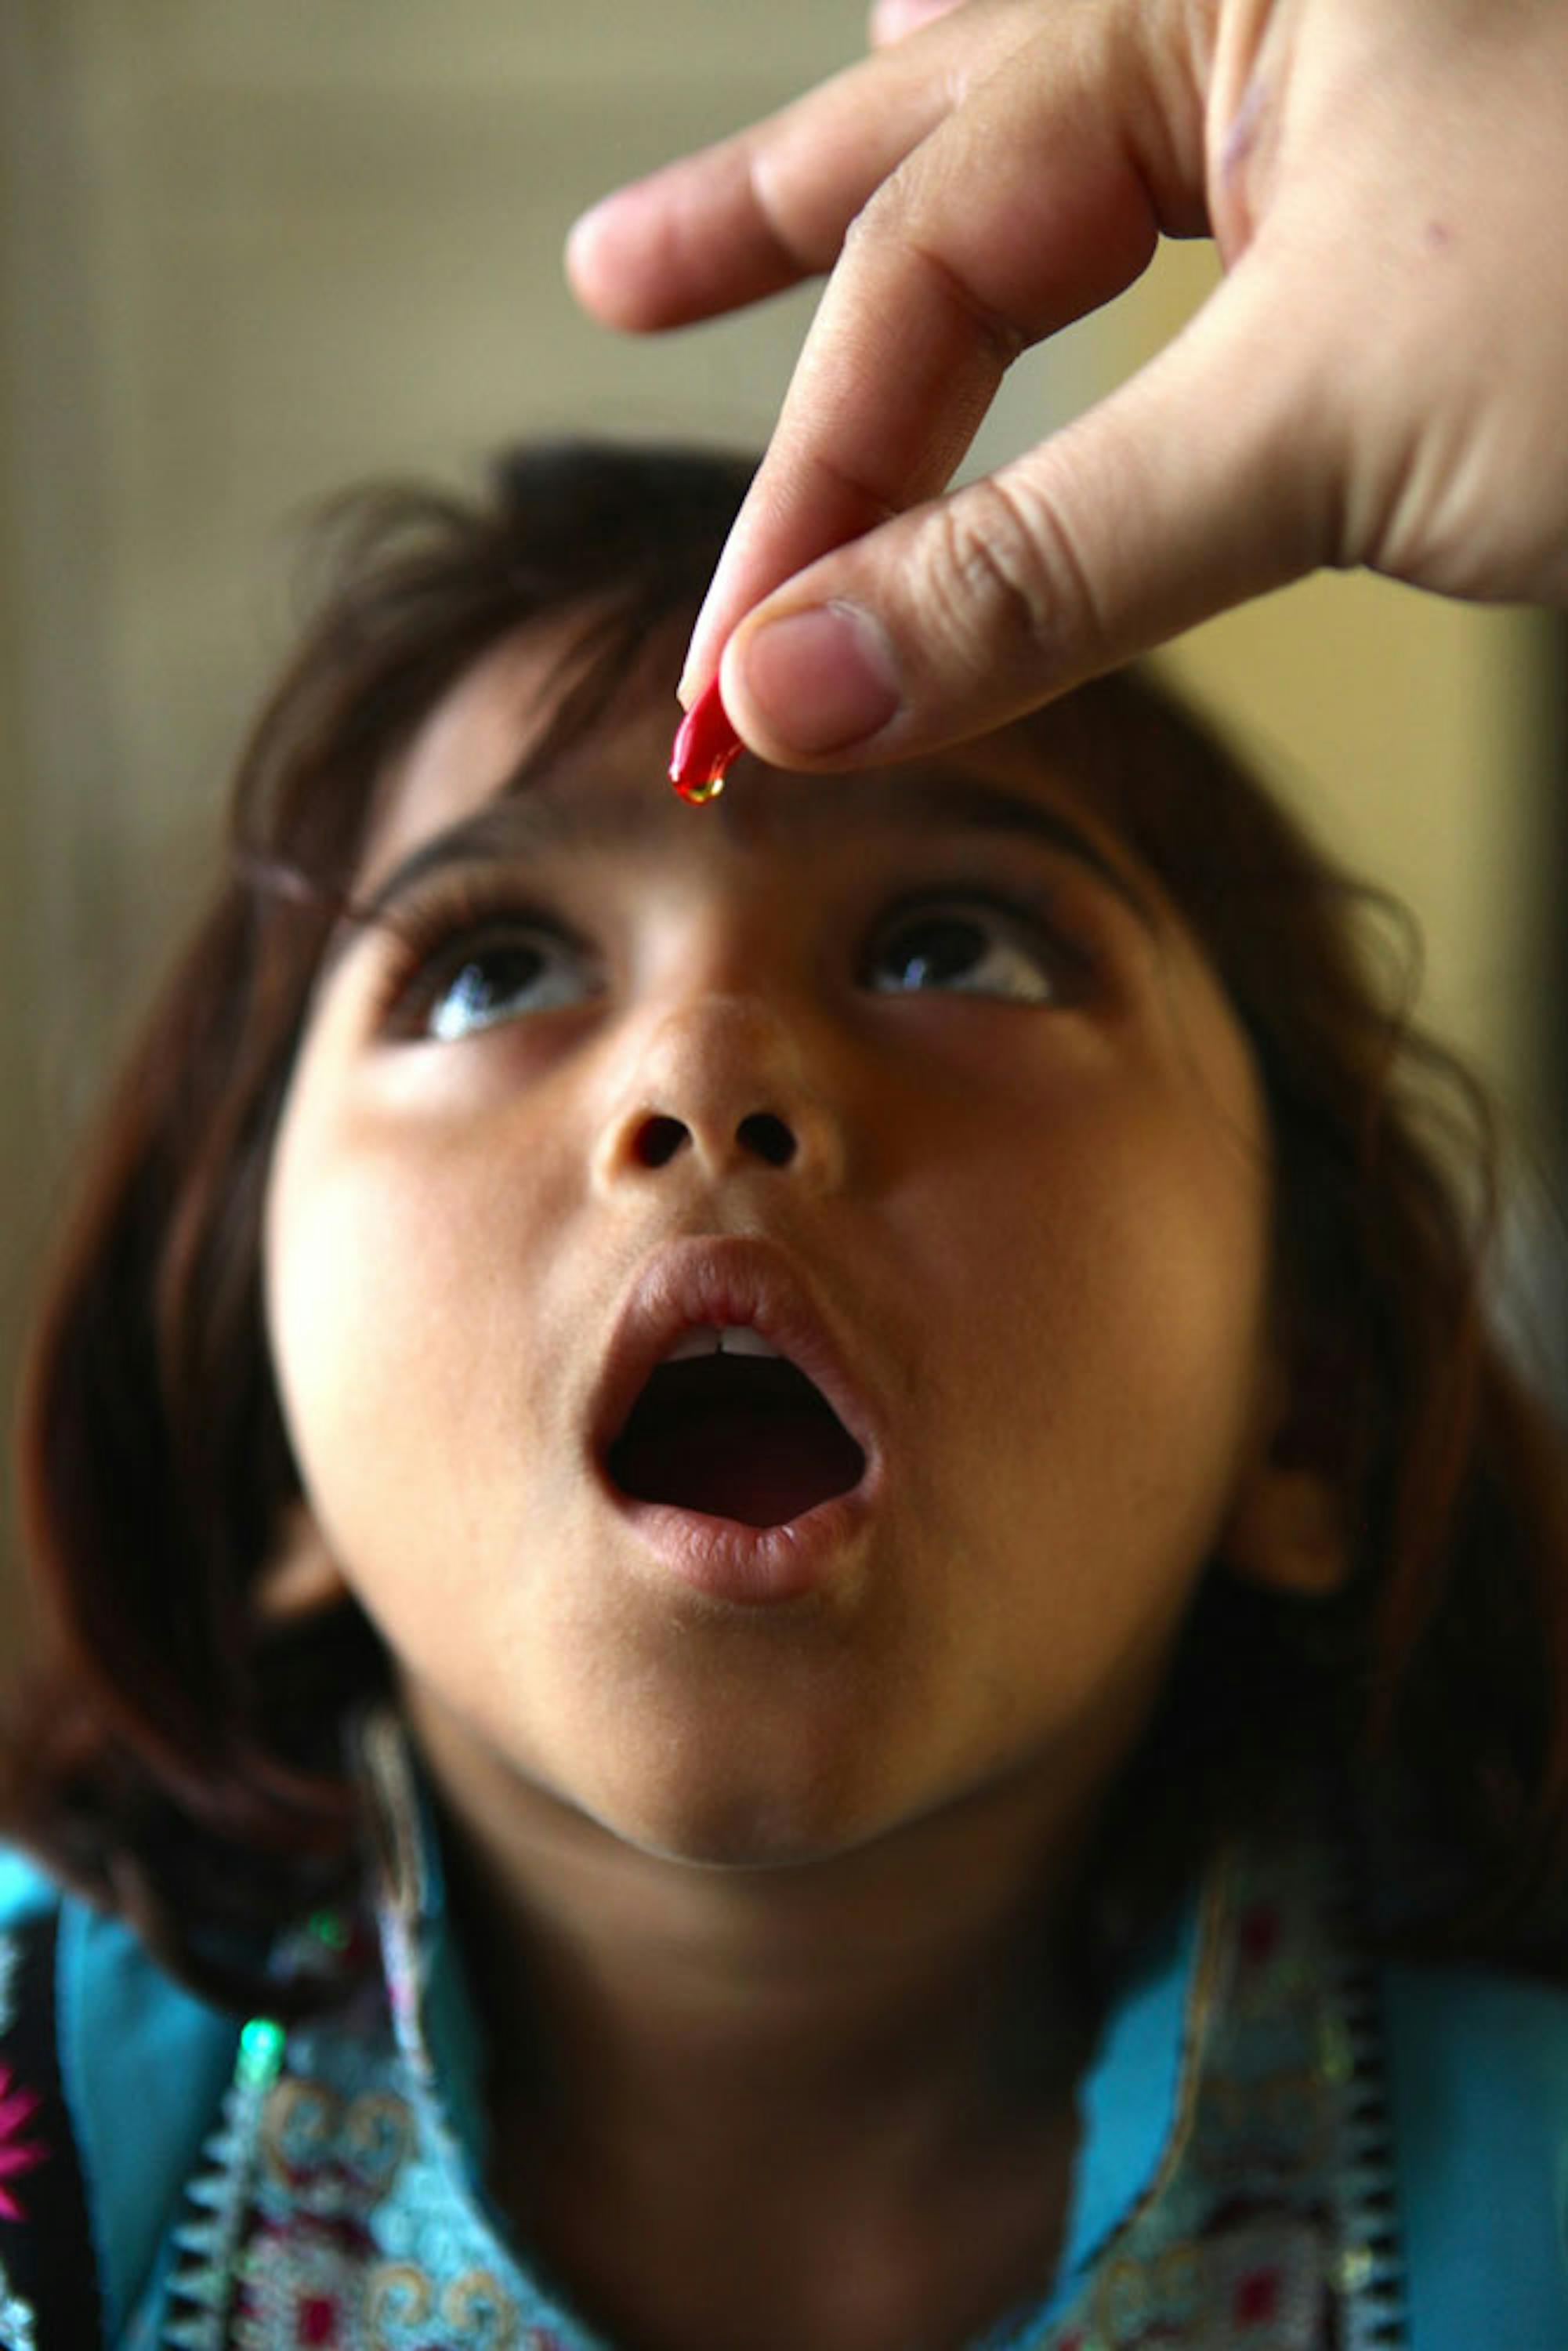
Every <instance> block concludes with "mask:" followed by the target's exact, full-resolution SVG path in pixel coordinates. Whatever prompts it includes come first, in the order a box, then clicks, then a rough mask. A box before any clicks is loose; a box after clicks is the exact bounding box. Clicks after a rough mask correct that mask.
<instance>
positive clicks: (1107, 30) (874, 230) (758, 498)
mask: <svg viewBox="0 0 1568 2351" xmlns="http://www.w3.org/2000/svg"><path fill="white" fill-rule="evenodd" d="M1135 15H1136V12H1135V11H1128V12H1125V14H1123V12H1118V11H1116V10H1113V9H1111V10H1099V9H1096V10H1094V11H1092V12H1090V20H1091V23H1092V30H1091V31H1086V29H1085V23H1084V19H1083V16H1082V13H1081V12H1079V11H1076V10H1071V11H1052V12H1050V13H1049V14H1048V16H1046V18H1045V19H1044V21H1043V23H1042V24H1041V25H1040V29H1039V30H1038V31H1037V32H1036V33H1035V35H1034V36H1033V37H1031V38H1030V41H1029V42H1028V43H1027V44H1025V45H1024V46H1022V47H1019V46H1017V45H1016V44H1015V45H1014V46H1013V47H1012V49H1011V50H1010V51H1009V57H1008V61H1007V64H1006V67H1005V69H1004V70H1001V71H999V72H997V73H994V74H993V75H992V76H991V77H990V78H989V79H988V80H987V81H985V82H984V83H983V84H982V85H981V86H980V87H979V88H978V89H975V90H973V91H971V92H970V93H969V94H968V96H967V99H966V101H965V103H964V105H963V106H962V107H961V108H960V109H958V110H956V112H954V113H952V114H950V115H949V116H947V117H946V119H945V120H943V121H942V122H940V123H939V124H938V125H937V126H936V128H935V129H934V130H933V131H931V132H930V133H929V134H928V135H927V137H926V138H925V140H924V141H922V142H921V143H920V144H919V145H918V146H917V147H915V149H913V150H912V151H911V152H910V153H909V154H908V155H907V156H906V157H905V159H904V162H902V163H901V164H900V165H899V167H898V168H897V170H896V171H895V172H894V173H893V174H892V175H891V176H890V177H889V178H888V179H887V180H886V181H885V182H884V183H883V184H882V185H881V187H880V188H879V189H878V191H877V193H876V194H875V196H874V197H873V200H872V201H871V203H870V204H868V205H867V206H866V208H865V210H864V211H863V213H862V214H861V216H860V218H859V220H858V221H857V223H856V224H855V227H854V230H853V232H852V235H850V236H849V238H848V240H847V242H846V244H845V247H844V250H843V252H842V254H841V258H840V260H839V263H838V266H837V267H836V268H835V270H834V272H833V274H832V277H831V279H830V281H829V285H828V288H827V291H826V292H825V294H824V296H823V298H822V302H821V306H820V308H819V310H818V313H817V317H816V319H815V321H814V323H813V325H812V328H811V330H810V335H809V336H808V338H807V340H806V343H805V346H804V348H803V350H802V352H801V355H800V361H799V363H798V365H797V368H796V371H795V375H794V378H793V381H791V383H790V386H789V392H788V395H787V397H786V400H785V403H784V407H783V411H782V413H781V415H780V418H779V424H778V427H777V429H776V431H775V433H774V435H773V439H772V442H771V444H770V445H769V448H768V455H767V456H766V458H765V459H764V461H763V464H762V466H761V468H760V469H759V471H758V475H757V479H756V481H755V483H754V485H753V487H752V490H751V492H750V495H749V496H748V497H747V502H746V505H745V507H743V509H742V511H741V515H740V517H739V519H738V520H737V524H736V528H735V529H734V531H733V533H732V534H731V537H730V539H729V543H728V545H727V548H726V549H725V553H724V556H723V559H722V560H721V562H720V564H719V567H718V569H717V571H716V574H715V578H714V582H713V585H712V588H711V589H710V590H709V593H708V597H707V600H706V603H705V605H704V607H703V611H702V613H701V615H700V617H699V620H698V622H697V626H696V629H695V632H694V635H693V639H692V644H691V649H690V652H689V653H688V656H687V663H686V667H685V674H684V676H683V678H682V681H681V695H682V699H683V700H684V701H688V702H689V701H690V699H691V698H692V697H693V696H694V695H696V694H697V693H700V692H701V690H702V689H703V687H704V686H705V685H706V684H707V683H708V682H709V680H710V679H711V677H712V676H713V674H714V673H715V671H716V668H717V665H718V658H719V655H720V653H721V652H722V651H723V648H724V643H725V641H726V639H727V636H728V635H729V633H730V632H731V630H732V629H733V628H734V626H735V625H736V623H737V622H738V621H739V620H740V619H741V618H742V617H743V615H744V614H745V613H746V612H747V611H750V609H751V608H752V606H753V605H754V604H756V603H758V601H760V600H761V599H762V598H763V597H764V596H766V595H768V594H769V593H770V592H771V591H772V590H774V589H775V588H777V587H779V585H780V584H781V583H782V582H783V581H784V580H788V579H789V578H791V577H792V576H793V574H794V573H795V572H797V571H799V570H800V569H802V568H803V567H804V566H805V565H806V564H808V563H810V562H812V561H814V560H815V559H816V558H817V557H819V556H821V555H823V554H826V553H827V552H829V551H830V550H831V549H833V548H835V547H838V546H841V545H842V544H843V543H844V541H845V540H847V539H850V538H857V537H858V536H859V535H860V534H861V533H862V532H863V531H865V530H868V529H871V528H874V527H875V526H876V525H877V524H879V523H882V522H884V521H886V520H888V519H889V518H890V517H892V516H894V515H895V514H899V513H903V512H904V511H905V510H906V509H907V508H909V507H912V506H915V505H917V504H919V503H920V502H921V501H923V500H925V499H926V498H929V497H932V496H935V495H936V493H937V492H939V491H940V490H941V489H942V488H944V487H945V486H946V483H947V482H948V480H949V479H950V478H951V475H952V474H953V472H954V469H955V468H956V465H958V463H959V461H960V459H961V458H962V456H963V455H964V452H965V450H966V449H967V447H968V444H969V442H970V441H971V439H972V438H973V436H974V434H975V431H976V429H977V426H978V424H979V423H980V420H981V418H982V417H983V416H984V414H985V412H986V410H987V408H988V406H989V404H990V402H991V400H992V399H993V397H994V396H995V393H996V391H997V387H998V384H999V382H1000V381H1001V377H1002V375H1003V373H1004V371H1005V370H1006V368H1007V367H1008V365H1009V363H1010V361H1011V360H1012V359H1013V358H1014V357H1015V356H1016V355H1017V353H1018V352H1019V350H1022V349H1023V348H1024V347H1025V346H1026V345H1028V344H1031V343H1034V342H1037V341H1039V340H1041V338H1042V337H1044V336H1046V335H1048V334H1050V333H1051V332H1052V331H1053V330H1054V329H1056V328H1058V327H1060V326H1062V325H1064V324H1066V323H1067V322H1068V321H1069V320H1070V319H1076V318H1080V317H1082V315H1083V314H1084V313H1085V312H1086V311H1088V310H1090V309H1092V308H1095V307H1097V306H1098V304H1100V303H1101V302H1103V301H1106V300H1108V299H1109V298H1111V297H1112V296H1113V295H1114V294H1116V293H1119V292H1120V291H1121V290H1122V288H1123V287H1125V286H1127V285H1129V284H1130V283H1131V282H1132V280H1133V279H1134V277H1137V276H1138V275H1139V273H1140V272H1141V270H1142V269H1143V268H1144V266H1145V264H1146V263H1147V261H1148V260H1149V258H1150V256H1151V255H1152V254H1153V252H1154V250H1155V245H1156V243H1157V241H1158V237H1159V234H1160V230H1161V228H1162V226H1168V227H1175V228H1179V229H1181V230H1182V231H1184V232H1186V231H1189V230H1191V229H1193V228H1196V227H1201V226H1202V225H1204V222H1203V214H1202V195H1201V190H1202V154H1201V141H1202V119H1201V118H1202V108H1201V102H1200V101H1197V100H1196V99H1195V102H1194V105H1193V107H1192V108H1191V110H1190V116H1191V120H1190V122H1189V124H1188V125H1187V130H1188V132H1189V141H1188V145H1189V152H1186V153H1185V154H1184V153H1182V152H1179V149H1180V141H1173V140H1172V138H1171V136H1170V130H1169V123H1168V103H1167V101H1168V91H1167V90H1166V89H1165V88H1164V87H1163V86H1162V87H1161V88H1160V89H1153V88H1151V79H1152V78H1153V77H1152V75H1151V72H1150V69H1149V67H1148V64H1147V61H1146V60H1145V59H1143V58H1142V57H1141V56H1140V55H1139V53H1138V51H1137V49H1136V47H1135V46H1134V43H1135V39H1136V34H1135V28H1134V26H1133V21H1132V20H1133V18H1134V16H1135ZM969 16H970V11H969V10H964V11H962V12H960V16H959V17H958V19H957V20H956V21H955V20H952V19H946V20H944V21H943V22H942V23H940V24H939V25H937V26H935V27H934V28H933V29H932V31H931V32H929V33H927V34H923V35H918V36H915V40H916V41H921V40H933V41H935V40H936V39H938V38H940V37H943V36H944V35H947V36H949V37H951V36H953V35H955V34H956V33H957V32H960V31H961V30H962V29H963V26H964V23H965V22H966V21H967V19H968V18H969ZM891 54H892V55H893V56H897V54H898V51H897V49H894V51H893V52H892V53H891ZM1195 190H1196V191H1197V193H1196V194H1195V193H1194V191H1195Z"/></svg>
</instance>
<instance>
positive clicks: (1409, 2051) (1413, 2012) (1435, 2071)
mask: <svg viewBox="0 0 1568 2351" xmlns="http://www.w3.org/2000/svg"><path fill="white" fill-rule="evenodd" d="M1385 2015H1386V2022H1387V2033H1388V2055H1389V2065H1390V2073H1391V2076H1392V2083H1391V2086H1392V2090H1393V2100H1394V2115H1395V2123H1396V2145H1397V2147H1398V2151H1399V2195H1400V2207H1401V2214H1400V2217H1401V2220H1402V2222H1403V2226H1404V2233H1405V2254H1406V2263H1407V2266H1408V2273H1409V2301H1410V2341H1411V2346H1412V2351H1481V2346H1487V2351H1552V2346H1556V2351H1562V2346H1568V1994H1565V1993H1563V1991H1559V1990H1558V1989H1556V1988H1555V1987H1554V1986H1547V1985H1543V1984H1538V1983H1531V1982H1523V1981H1521V1980H1519V1979H1517V1978H1512V1977H1507V1976H1498V1975H1486V1974H1482V1973H1480V1972H1479V1971H1471V1970H1439V1969H1417V1968H1411V1967H1402V1968H1394V1969H1390V1970H1388V1971H1387V1974H1386V1977H1385Z"/></svg>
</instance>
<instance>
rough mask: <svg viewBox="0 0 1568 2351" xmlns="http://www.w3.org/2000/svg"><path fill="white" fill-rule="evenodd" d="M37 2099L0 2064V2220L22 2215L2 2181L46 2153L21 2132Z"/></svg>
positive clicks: (39, 2160) (14, 2176) (17, 2174)
mask: <svg viewBox="0 0 1568 2351" xmlns="http://www.w3.org/2000/svg"><path fill="white" fill-rule="evenodd" d="M41 2103H42V2102H41V2100H40V2099H39V2097H38V2095H37V2091H36V2090H26V2089H24V2088H23V2087H22V2086H21V2085H20V2084H19V2083H18V2082H17V2080H16V2075H15V2074H13V2073H12V2071H11V2068H10V2067H9V2065H4V2064H0V2220H24V2219H25V2218H26V2214H25V2213H24V2212H23V2210H22V2207H21V2205H20V2204H19V2203H18V2202H17V2200H16V2197H15V2196H14V2195H13V2194H12V2193H11V2190H10V2188H9V2187H8V2186H7V2184H6V2183H7V2182H8V2181H10V2180H13V2179H19V2178H20V2176H21V2175H22V2173H23V2172H26V2171H32V2170H34V2169H35V2168H37V2165H38V2164H40V2163H42V2162H43V2161H44V2160H45V2159H46V2158H47V2155H48V2151H49V2150H48V2148H47V2147H45V2146H43V2145H42V2144H41V2143H40V2142H39V2141H38V2140H37V2139H34V2138H28V2137H26V2136H25V2134H26V2128H27V2125H28V2124H29V2123H30V2122H31V2121H32V2119H33V2116H35V2115H36V2114H37V2111H38V2107H39V2105H40V2104H41Z"/></svg>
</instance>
